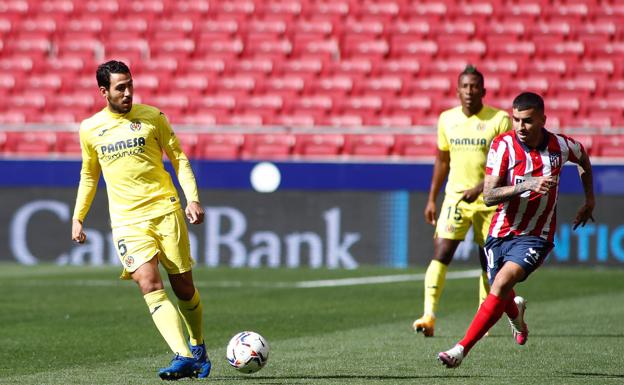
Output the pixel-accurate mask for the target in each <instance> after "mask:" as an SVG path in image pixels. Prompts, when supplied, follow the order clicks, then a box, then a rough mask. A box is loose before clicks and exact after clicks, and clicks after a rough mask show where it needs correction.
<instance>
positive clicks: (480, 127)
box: [477, 121, 485, 131]
mask: <svg viewBox="0 0 624 385" xmlns="http://www.w3.org/2000/svg"><path fill="white" fill-rule="evenodd" d="M477 131H485V122H482V121H479V124H477Z"/></svg>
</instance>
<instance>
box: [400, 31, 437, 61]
mask: <svg viewBox="0 0 624 385" xmlns="http://www.w3.org/2000/svg"><path fill="white" fill-rule="evenodd" d="M390 51H391V55H392V56H393V57H421V56H425V57H433V56H435V55H436V54H437V53H438V44H437V43H436V42H435V41H431V40H414V39H413V37H411V36H400V35H399V36H392V38H391V42H390Z"/></svg>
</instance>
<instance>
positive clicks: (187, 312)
mask: <svg viewBox="0 0 624 385" xmlns="http://www.w3.org/2000/svg"><path fill="white" fill-rule="evenodd" d="M178 309H179V310H180V314H181V315H182V319H183V320H184V324H185V325H186V329H187V330H188V333H189V337H190V339H191V344H193V345H199V344H201V343H202V342H204V332H203V327H204V325H203V324H204V319H203V312H204V307H203V306H202V303H201V298H199V292H198V291H197V289H195V294H193V298H191V299H189V300H188V301H183V300H181V299H178Z"/></svg>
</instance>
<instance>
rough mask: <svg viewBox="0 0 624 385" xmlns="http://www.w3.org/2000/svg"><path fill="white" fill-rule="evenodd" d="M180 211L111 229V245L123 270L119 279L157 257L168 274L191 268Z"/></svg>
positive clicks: (186, 235) (189, 249) (186, 236)
mask: <svg viewBox="0 0 624 385" xmlns="http://www.w3.org/2000/svg"><path fill="white" fill-rule="evenodd" d="M184 220H185V218H184V213H183V212H182V210H181V209H180V210H176V211H173V212H171V213H169V214H165V215H163V216H161V217H157V218H152V219H149V220H147V221H143V222H139V223H134V224H131V225H128V226H121V227H116V228H114V229H113V242H114V243H115V247H116V248H117V256H119V259H120V260H121V264H122V265H123V267H124V270H123V272H122V274H121V279H130V274H131V273H132V272H134V271H135V270H136V269H138V268H139V266H141V265H143V264H144V263H146V262H148V261H149V260H151V259H152V258H153V257H154V256H156V255H158V261H159V262H160V263H162V265H163V267H164V268H165V270H166V271H167V273H168V274H180V273H185V272H187V271H190V270H191V268H192V267H193V263H194V261H193V258H192V257H191V246H190V242H189V235H188V230H187V228H186V222H185V221H184Z"/></svg>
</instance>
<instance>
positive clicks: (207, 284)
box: [16, 269, 481, 289]
mask: <svg viewBox="0 0 624 385" xmlns="http://www.w3.org/2000/svg"><path fill="white" fill-rule="evenodd" d="M480 274H481V270H479V269H475V270H464V271H456V272H449V273H448V274H447V275H446V279H462V278H472V277H478V276H479V275H480ZM424 279H425V275H424V274H396V275H378V276H371V277H357V278H339V279H321V280H315V281H295V282H258V281H195V286H197V287H199V288H211V287H212V288H214V287H220V288H231V287H241V288H244V287H257V288H266V289H279V288H291V289H292V288H296V289H313V288H321V287H339V286H356V285H378V284H383V283H397V282H410V281H423V280H424ZM129 283H130V282H128V284H129ZM16 285H20V286H91V287H111V286H117V287H123V286H124V285H125V283H124V282H123V281H121V280H116V279H110V280H108V279H78V280H65V281H54V280H50V281H48V280H20V281H16ZM165 285H168V282H165Z"/></svg>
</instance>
